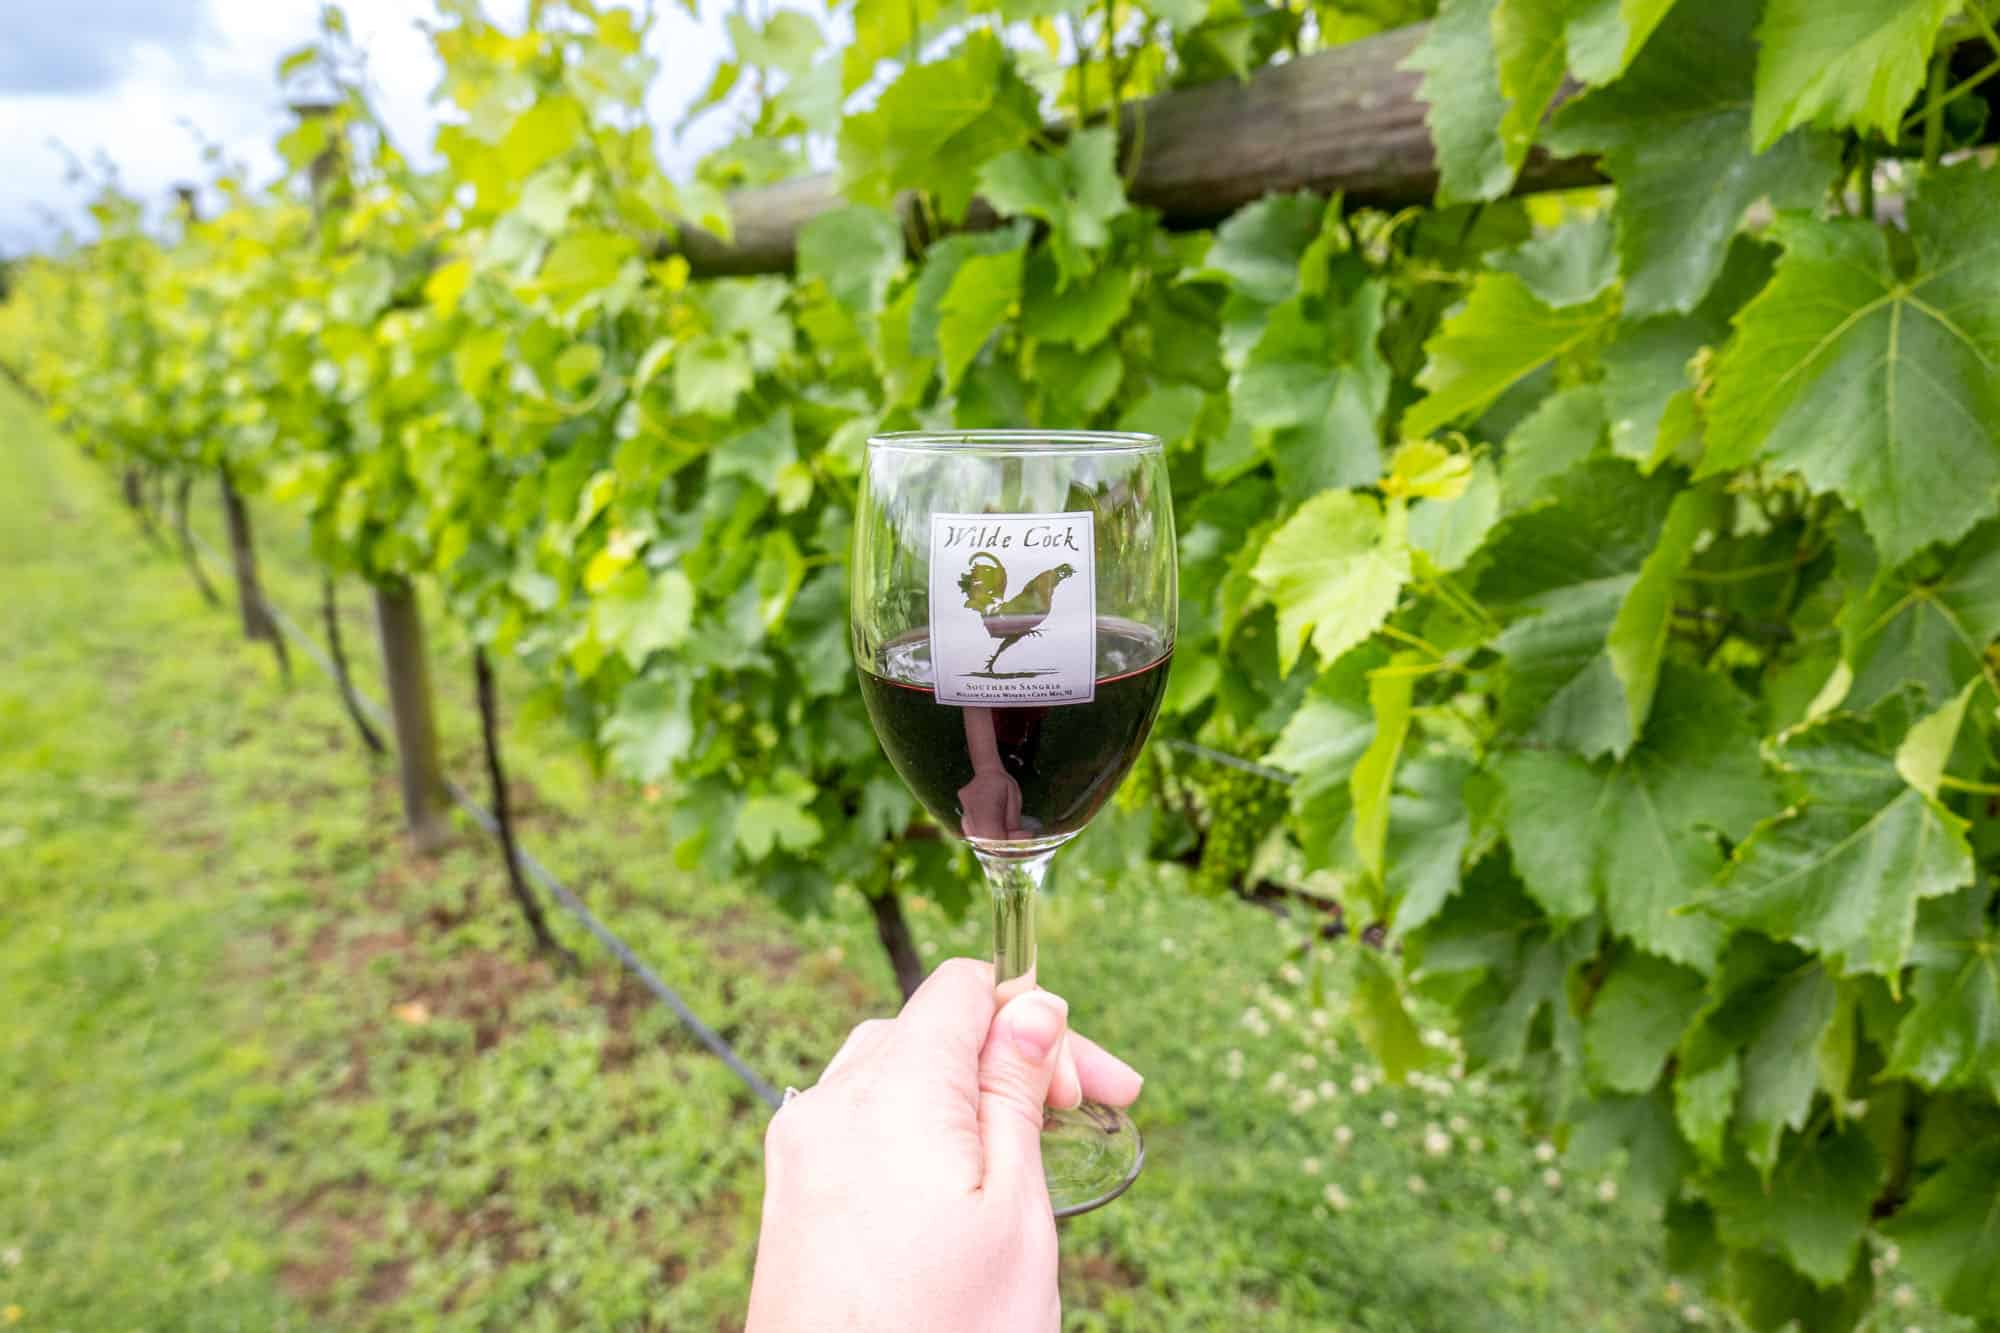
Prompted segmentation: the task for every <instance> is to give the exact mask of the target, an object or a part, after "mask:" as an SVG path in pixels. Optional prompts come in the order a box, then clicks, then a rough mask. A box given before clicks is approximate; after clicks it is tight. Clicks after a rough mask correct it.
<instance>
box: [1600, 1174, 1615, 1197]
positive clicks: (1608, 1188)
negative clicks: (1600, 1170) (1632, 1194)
mask: <svg viewBox="0 0 2000 1333" xmlns="http://www.w3.org/2000/svg"><path fill="white" fill-rule="evenodd" d="M1597 1201H1598V1202H1599V1203H1616V1202H1618V1182H1617V1181H1615V1180H1613V1179H1612V1178H1611V1177H1610V1176H1606V1177H1605V1178H1604V1179H1602V1180H1600V1181H1598V1182H1597Z"/></svg>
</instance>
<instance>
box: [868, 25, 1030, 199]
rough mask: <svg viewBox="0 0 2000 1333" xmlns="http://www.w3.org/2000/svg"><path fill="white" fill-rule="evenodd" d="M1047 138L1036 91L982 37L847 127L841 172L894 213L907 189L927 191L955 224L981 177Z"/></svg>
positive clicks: (888, 92)
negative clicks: (893, 202)
mask: <svg viewBox="0 0 2000 1333" xmlns="http://www.w3.org/2000/svg"><path fill="white" fill-rule="evenodd" d="M1040 129H1041V114H1040V107H1039V106H1038V105H1037V102H1036V98H1035V92H1034V89H1033V88H1031V87H1029V85H1028V84H1026V83H1025V82H1023V81H1022V79H1021V77H1020V75H1019V74H1017V73H1015V71H1014V62H1013V58H1012V57H1011V56H1009V55H1008V54H1007V51H1006V48H1005V47H1003V46H1002V45H1001V43H1000V40H999V38H998V37H996V36H995V35H994V34H993V33H991V32H988V31H986V30H984V29H981V30H977V31H975V32H973V33H972V34H971V35H969V36H968V37H966V39H965V40H964V41H963V42H961V43H960V44H959V46H958V48H957V49H956V50H955V51H953V52H952V54H951V55H949V56H947V57H946V58H945V59H943V60H936V61H931V62H929V63H927V64H921V65H915V66H912V67H911V68H909V69H906V70H904V71H903V73H902V74H901V75H900V76H898V78H897V79H896V81H895V82H894V83H892V84H890V85H889V86H888V87H887V88H885V89H883V91H882V95H881V97H880V98H878V99H877V101H876V103H875V106H874V108H873V109H872V110H869V111H865V112H862V113H860V114H859V115H852V116H848V117H847V118H846V119H845V120H843V121H842V122H841V127H840V164H841V168H842V171H843V172H844V174H845V176H846V179H847V187H848V193H849V195H850V196H851V197H852V198H854V199H855V200H856V201H858V202H861V203H870V204H880V205H885V206H886V205H887V204H888V203H889V201H890V199H891V198H892V197H893V196H894V195H895V193H896V192H897V191H899V190H906V189H914V190H927V191H930V192H932V193H933V194H934V195H935V196H936V198H937V201H938V212H939V213H940V214H941V215H942V216H943V217H944V219H945V220H946V221H947V222H956V221H958V220H960V219H961V218H963V217H964V216H965V209H966V205H967V204H969V203H970V202H971V201H972V194H973V190H974V188H975V186H976V184H977V181H978V175H979V170H980V168H981V167H982V166H984V165H985V163H986V162H988V161H989V160H991V159H993V158H996V157H999V156H1001V155H1002V154H1004V153H1008V152H1011V151H1012V150H1014V149H1016V148H1019V147H1021V146H1022V145H1023V144H1025V143H1027V142H1028V140H1029V138H1030V137H1031V136H1033V135H1034V134H1036V133H1037V132H1038V131H1039V130H1040Z"/></svg>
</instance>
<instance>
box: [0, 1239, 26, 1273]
mask: <svg viewBox="0 0 2000 1333" xmlns="http://www.w3.org/2000/svg"><path fill="white" fill-rule="evenodd" d="M0 1264H5V1265H7V1267H9V1268H19V1267H20V1266H21V1247H20V1246H18V1245H9V1246H8V1247H7V1248H6V1249H4V1250H0Z"/></svg>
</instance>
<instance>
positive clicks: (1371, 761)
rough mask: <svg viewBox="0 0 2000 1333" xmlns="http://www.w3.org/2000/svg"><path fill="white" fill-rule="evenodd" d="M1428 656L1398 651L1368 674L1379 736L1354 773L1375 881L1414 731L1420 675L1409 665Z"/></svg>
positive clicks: (1357, 831)
mask: <svg viewBox="0 0 2000 1333" xmlns="http://www.w3.org/2000/svg"><path fill="white" fill-rule="evenodd" d="M1421 660H1422V659H1421V658H1419V657H1417V656H1416V655H1414V654H1408V655H1406V654H1398V655H1397V656H1396V657H1393V658H1391V659H1390V661H1389V665H1388V666H1386V667H1383V668H1382V669H1380V670H1378V671H1376V672H1374V673H1373V674H1371V675H1370V676H1369V678H1368V711H1369V712H1370V713H1371V714H1373V715H1374V718H1375V735H1374V736H1373V738H1371V739H1370V740H1369V742H1368V748H1367V749H1366V750H1364V751H1362V752H1361V758H1360V759H1358V760H1356V761H1355V764H1354V772H1353V774H1352V775H1351V776H1350V777H1349V778H1348V790H1349V792H1350V794H1351V795H1352V796H1353V798H1354V854H1355V856H1356V857H1357V858H1359V860H1360V862H1361V869H1362V870H1363V871H1364V872H1365V873H1366V874H1367V875H1368V877H1369V879H1370V881H1371V882H1373V883H1375V884H1380V883H1381V881H1382V860H1383V853H1384V851H1385V849H1386V847H1387V844H1388V841H1389V793H1390V790H1391V788H1392V787H1393V786H1394V784H1395V781H1396V761H1397V760H1398V759H1399V758H1401V757H1402V753H1403V741H1404V740H1405V739H1406V738H1407V737H1408V736H1409V734H1410V691H1411V688H1412V686H1413V685H1414V684H1415V677H1414V676H1412V675H1411V673H1410V670H1409V668H1410V667H1411V665H1412V664H1413V663H1416V662H1419V661H1421Z"/></svg>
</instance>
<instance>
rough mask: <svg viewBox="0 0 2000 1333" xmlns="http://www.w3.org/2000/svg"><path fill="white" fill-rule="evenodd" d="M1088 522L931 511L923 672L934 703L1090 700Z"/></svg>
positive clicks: (1093, 572) (1092, 551)
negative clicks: (927, 647) (927, 668)
mask: <svg viewBox="0 0 2000 1333" xmlns="http://www.w3.org/2000/svg"><path fill="white" fill-rule="evenodd" d="M1093 518H1094V516H1093V515H1091V514H1089V513H1079V514H932V515H931V670H932V673H933V678H934V679H935V681H936V683H937V700H938V702H939V703H943V704H975V705H978V704H983V705H985V706H987V707H991V708H1005V707H1009V706H1016V707H1018V706H1022V705H1028V704H1079V703H1089V702H1090V701H1091V700H1092V699H1093V698H1095V697H1096V695H1097V567H1096V559H1097V545H1096V542H1095V541H1094V540H1093V537H1094V536H1095V529H1094V527H1093Z"/></svg>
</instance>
